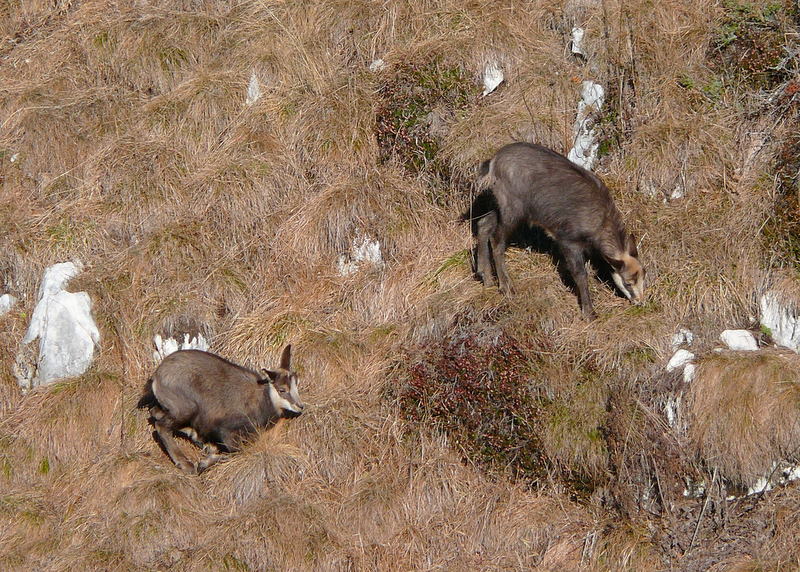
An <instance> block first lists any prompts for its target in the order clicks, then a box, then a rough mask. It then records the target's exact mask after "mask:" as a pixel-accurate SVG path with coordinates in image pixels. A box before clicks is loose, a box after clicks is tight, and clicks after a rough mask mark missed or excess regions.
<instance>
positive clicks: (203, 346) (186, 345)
mask: <svg viewBox="0 0 800 572" xmlns="http://www.w3.org/2000/svg"><path fill="white" fill-rule="evenodd" d="M153 343H154V344H155V346H156V351H154V352H153V360H154V361H155V362H156V363H160V362H161V360H163V359H164V358H165V357H167V356H168V355H169V354H171V353H174V352H176V351H178V350H202V351H204V352H207V351H208V348H209V345H208V341H207V340H206V339H205V338H204V337H203V334H197V335H196V336H192V337H189V334H183V341H182V342H178V340H176V339H175V338H171V337H170V338H166V339H164V338H162V337H161V336H160V335H159V334H156V335H155V336H154V337H153Z"/></svg>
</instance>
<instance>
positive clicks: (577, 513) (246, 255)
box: [0, 0, 800, 570]
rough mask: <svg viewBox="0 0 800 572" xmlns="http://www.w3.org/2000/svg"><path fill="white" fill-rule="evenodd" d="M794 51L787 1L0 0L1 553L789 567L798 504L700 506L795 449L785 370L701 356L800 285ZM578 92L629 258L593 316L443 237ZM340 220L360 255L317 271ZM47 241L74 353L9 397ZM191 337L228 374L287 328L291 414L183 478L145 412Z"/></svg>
mask: <svg viewBox="0 0 800 572" xmlns="http://www.w3.org/2000/svg"><path fill="white" fill-rule="evenodd" d="M576 25H578V26H582V27H584V28H585V29H586V30H587V39H586V50H587V57H586V58H585V60H583V59H577V58H575V57H573V56H572V55H570V52H569V49H568V42H569V37H570V31H571V28H572V27H573V26H576ZM797 33H798V11H797V7H796V5H795V4H793V3H791V2H788V1H787V2H785V3H780V2H777V3H775V2H760V1H757V2H727V1H726V2H722V3H720V2H688V1H686V2H684V1H679V0H667V1H664V2H659V3H652V2H646V1H643V0H635V1H633V2H625V3H621V2H616V1H605V2H593V1H583V2H569V3H566V4H563V5H562V3H555V2H548V1H534V2H517V1H507V2H505V1H504V2H497V1H485V2H484V1H473V2H455V1H451V0H438V1H435V0H418V1H413V2H412V1H391V2H370V1H364V0H323V1H320V2H313V3H312V2H300V1H288V2H256V1H253V2H239V3H225V2H219V1H216V0H206V1H203V0H199V1H189V0H185V1H182V2H141V1H119V2H110V1H108V0H96V1H79V0H75V1H72V2H56V3H52V2H35V1H33V2H18V1H14V0H0V40H1V41H0V189H1V190H0V192H2V200H0V229H2V231H1V232H0V293H4V292H10V293H12V294H14V295H15V296H16V297H18V298H19V299H20V302H19V304H18V306H17V307H16V308H15V309H14V310H13V311H12V312H11V313H9V314H6V315H4V316H2V317H0V567H2V568H3V569H42V570H67V569H115V570H117V569H118V570H131V569H166V568H174V569H178V570H194V569H197V570H207V569H233V570H248V569H250V570H264V569H317V570H332V569H333V570H336V569H348V570H353V569H357V570H361V569H379V570H411V569H456V570H462V569H463V570H469V569H474V570H486V569H498V570H499V569H504V570H505V569H532V568H535V567H539V568H541V569H564V570H571V569H577V568H580V567H585V568H587V569H597V570H620V569H631V570H648V569H650V570H657V569H669V568H674V569H692V568H702V569H708V568H709V567H711V566H717V568H716V569H729V568H734V567H738V569H759V568H766V569H771V568H780V567H790V566H798V565H800V550H798V543H797V542H796V532H795V531H796V529H797V526H796V525H797V520H798V515H800V493H798V492H797V491H796V490H795V489H793V488H791V487H787V488H784V489H781V490H779V491H776V492H773V493H769V494H767V495H763V496H758V497H749V498H748V499H745V500H739V501H726V500H725V499H726V496H728V495H729V494H730V493H731V492H733V491H734V490H736V491H738V490H739V488H741V487H746V486H748V485H749V480H750V479H752V478H754V477H755V476H758V475H760V474H763V471H764V470H769V468H770V463H771V460H774V459H779V458H787V459H792V458H795V457H797V455H798V453H797V451H798V448H799V447H800V435H798V433H797V431H796V428H795V427H794V426H793V425H792V424H793V423H795V422H796V421H795V419H796V417H797V412H798V407H797V400H796V397H795V396H796V395H797V383H798V377H797V374H798V371H800V365H798V363H797V360H796V359H795V358H793V357H786V356H785V355H783V353H781V352H777V351H775V352H769V353H768V354H766V355H760V354H759V357H758V358H754V357H752V356H745V355H740V354H730V355H729V354H725V355H724V356H721V357H720V356H715V355H714V354H713V352H712V349H713V348H714V347H715V346H716V345H718V344H717V338H718V335H719V332H720V331H721V330H722V329H724V328H726V327H741V328H751V329H754V330H757V329H758V318H757V316H758V297H759V295H760V294H761V293H762V292H763V291H764V289H765V288H766V287H768V286H769V285H770V284H772V283H773V282H777V281H778V279H780V280H781V282H780V284H782V286H781V287H782V288H784V289H785V290H786V291H787V292H791V291H793V290H792V289H793V288H794V287H796V283H797V275H796V272H797V267H796V263H797V260H796V256H794V254H796V250H793V249H794V248H795V245H796V241H795V239H796V237H795V235H796V233H797V230H796V229H797V228H798V226H797V220H798V218H797V212H796V208H795V207H796V205H797V200H796V199H797V197H796V190H797V187H796V185H797V175H796V172H795V171H793V169H792V165H796V162H793V161H794V158H795V157H796V151H795V152H794V154H793V153H792V151H791V149H792V147H791V145H792V141H794V142H796V132H797V126H798V119H797V116H798V108H799V107H800V106H799V105H798V95H797V93H798V85H800V83H798V81H800V79H799V78H798V72H797V59H796V58H797V52H796V41H797ZM793 42H794V43H793ZM784 46H787V47H784ZM378 58H380V59H382V60H384V61H385V63H386V67H385V68H384V69H382V70H376V71H371V70H370V67H369V66H370V63H371V62H373V61H374V60H376V59H378ZM488 61H498V62H499V63H500V65H501V66H502V67H503V69H504V71H505V73H506V82H505V83H504V84H503V85H501V87H500V88H499V89H498V91H496V92H495V93H492V94H491V95H489V96H487V97H485V98H483V97H481V96H480V92H481V88H480V86H479V79H480V73H481V70H482V69H483V67H484V65H485V64H486V62H488ZM253 76H255V77H256V78H257V79H258V81H259V83H260V90H261V93H262V96H261V98H260V99H258V100H257V101H256V102H254V103H252V104H247V103H246V98H247V86H248V82H249V81H250V79H251V77H253ZM586 79H592V80H594V81H598V82H600V83H601V84H602V85H604V86H605V87H606V90H607V102H606V106H605V107H604V112H603V115H602V117H600V118H599V123H598V127H599V129H600V131H601V136H602V145H601V152H602V156H601V161H600V164H599V166H598V168H597V171H598V173H599V174H600V175H601V176H602V177H603V178H604V180H606V182H607V183H608V184H609V187H610V188H611V189H612V190H613V193H614V196H615V197H616V200H617V204H618V206H619V207H620V210H621V211H622V212H623V214H624V216H625V219H626V221H627V223H628V225H629V227H630V229H631V230H633V231H635V232H636V233H637V235H638V236H640V237H641V247H640V251H641V252H642V255H643V256H642V260H643V262H644V264H645V266H646V268H647V272H648V274H647V279H648V293H647V294H648V299H647V303H646V304H645V305H643V306H640V307H632V306H630V305H629V304H628V303H627V302H626V301H625V300H624V299H622V298H621V297H619V296H615V295H614V293H613V291H612V290H611V289H610V288H609V287H608V286H606V285H604V284H602V283H601V282H599V281H593V282H592V284H591V289H592V295H593V299H594V301H595V306H596V309H597V311H598V313H599V314H600V318H599V319H598V320H596V321H594V322H591V323H587V322H585V321H583V320H582V318H581V315H580V312H579V309H578V306H577V302H576V298H575V295H574V294H573V293H572V292H571V290H570V288H569V287H568V286H567V285H565V284H564V283H563V281H562V280H561V279H560V277H559V274H558V272H557V271H556V270H557V269H556V267H555V264H554V260H553V257H552V256H550V254H549V252H548V249H547V247H544V248H538V249H537V248H534V249H533V251H532V252H526V251H524V250H521V249H513V250H511V251H510V253H509V267H510V272H511V274H512V276H513V277H514V278H515V280H516V285H517V289H518V290H519V294H518V295H517V296H515V297H511V298H504V297H503V296H501V295H500V294H499V292H497V291H495V290H494V289H484V288H483V287H482V286H481V285H480V283H478V282H476V281H475V280H474V279H473V277H472V272H471V268H470V257H469V255H468V249H469V248H470V246H471V237H470V233H469V228H468V225H465V224H463V223H458V222H457V219H458V217H459V215H460V213H461V212H463V210H464V209H465V208H466V207H467V206H468V205H469V203H470V200H471V198H472V187H471V181H472V179H473V178H474V174H475V169H476V166H477V165H478V164H479V162H480V161H482V160H484V159H486V158H488V157H489V156H490V155H491V153H492V152H493V151H494V150H496V149H497V148H499V147H500V146H502V145H503V144H505V143H507V142H510V141H512V140H515V139H523V140H529V141H535V142H538V143H542V144H545V145H548V146H550V147H552V148H554V149H556V150H558V151H560V152H566V151H567V150H568V148H569V147H570V145H571V142H572V125H573V122H574V118H575V109H576V104H577V100H578V97H579V93H580V87H581V81H582V80H586ZM793 185H794V186H793ZM676 191H677V192H676ZM793 193H794V194H793ZM681 195H682V196H681ZM364 236H367V237H369V238H371V239H376V240H378V241H379V242H380V245H381V252H382V255H383V260H384V264H383V265H382V266H370V265H364V266H362V267H361V268H360V269H359V270H358V271H357V272H355V273H352V274H347V275H342V274H341V273H340V272H339V271H338V267H337V260H338V259H339V257H340V256H342V255H346V254H347V253H348V252H350V251H351V248H352V245H353V241H360V240H362V237H364ZM793 253H794V254H793ZM72 258H77V259H80V260H81V261H82V262H83V263H84V264H85V265H86V270H85V271H84V273H83V274H81V275H80V276H79V277H78V278H76V279H74V280H73V282H72V283H71V284H70V289H71V290H73V291H78V290H85V291H87V292H89V293H90V295H91V296H92V299H93V303H94V315H95V317H96V319H97V321H98V325H99V326H100V329H101V334H102V344H101V347H100V352H99V355H98V357H97V359H96V362H95V365H94V366H93V368H92V369H91V371H90V372H89V373H88V374H86V375H84V376H82V377H80V378H77V379H73V380H68V381H64V382H62V383H59V384H57V385H55V386H51V387H49V388H42V389H40V390H36V391H33V392H31V393H30V394H28V395H22V394H21V392H20V391H19V389H18V388H17V384H16V381H15V379H14V377H13V373H12V371H13V365H14V362H15V359H16V354H17V352H18V350H19V344H20V340H21V338H22V336H23V335H24V332H25V328H26V327H27V321H28V317H29V316H30V313H31V311H32V308H33V305H34V302H35V300H36V294H37V286H38V280H39V279H40V277H41V274H42V271H43V269H44V268H45V267H46V266H48V265H50V264H53V263H55V262H60V261H63V260H66V259H72ZM680 327H690V328H691V329H692V331H693V332H694V333H695V335H696V338H697V342H695V346H694V347H693V351H695V353H697V354H698V355H700V356H701V357H700V359H699V369H698V383H697V384H695V385H694V386H691V387H689V386H687V385H686V384H684V383H683V381H682V380H681V379H680V376H679V375H678V374H677V373H667V372H665V370H664V365H665V363H666V361H667V360H668V359H669V357H670V355H671V352H672V346H671V337H672V334H674V333H675V332H676V331H677V330H678V329H679V328H680ZM187 328H189V329H194V330H198V329H199V330H202V331H203V332H204V333H206V334H207V335H209V336H211V339H212V349H213V350H214V351H216V352H218V353H221V354H223V355H225V356H228V357H230V358H232V359H235V360H237V361H240V362H243V363H247V364H249V365H252V366H269V365H274V363H275V361H276V359H277V356H278V352H279V351H280V348H281V347H282V345H283V344H284V343H285V342H287V341H290V342H292V343H293V344H294V345H295V357H294V359H295V361H296V366H297V368H298V370H299V372H300V373H301V375H302V380H303V381H302V383H303V387H302V392H303V397H304V399H305V400H306V401H307V402H308V404H309V407H308V409H307V412H306V413H305V414H304V415H303V416H302V417H300V418H299V419H297V420H295V421H292V422H289V423H285V424H283V425H281V426H280V427H278V428H277V429H276V430H275V431H273V432H271V433H269V434H266V435H264V436H263V437H262V438H261V439H260V440H259V441H258V442H256V443H254V444H253V445H252V446H250V447H248V448H247V449H246V450H245V451H244V452H243V453H242V454H240V455H238V456H236V457H234V458H233V459H231V460H230V461H228V462H226V463H224V464H221V465H219V466H217V467H215V468H214V469H212V470H210V471H208V472H207V473H205V474H203V475H201V476H199V477H191V478H190V477H186V476H183V475H181V474H179V473H178V472H177V470H176V469H175V468H174V467H173V466H172V465H171V464H170V463H169V462H168V459H167V458H166V457H165V456H164V455H163V454H162V453H161V451H160V450H159V449H158V447H157V446H156V444H155V443H154V442H153V441H152V439H151V436H150V431H149V429H148V426H147V424H146V419H145V417H146V416H145V415H144V414H143V413H142V412H137V411H135V410H134V406H135V403H136V401H137V399H138V396H139V393H140V391H141V387H142V385H143V383H144V381H145V379H146V378H147V376H148V374H149V373H150V372H151V371H152V369H153V368H154V366H155V364H154V363H153V361H152V357H151V354H152V349H153V348H152V338H153V336H154V335H155V334H157V333H159V334H169V333H180V332H181V331H185V330H186V329H187ZM745 382H747V383H745ZM726 384H731V385H730V386H726ZM698 388H700V389H698ZM705 389H707V391H704V390H705ZM728 395H730V396H740V397H741V398H740V399H733V398H731V399H724V398H723V397H724V396H728ZM764 395H767V396H768V398H769V401H764V403H771V404H776V405H775V407H774V409H771V408H767V407H754V406H753V404H754V403H758V402H759V401H760V400H761V399H763V396H764ZM678 396H680V397H681V398H682V400H683V402H684V403H687V404H688V407H686V408H685V409H684V410H683V414H682V415H683V417H682V419H681V420H680V422H679V423H678V424H677V425H675V426H670V425H669V424H668V422H667V418H666V416H665V414H664V406H665V404H667V403H668V402H670V400H674V399H675V398H676V397H678ZM773 414H774V416H773ZM748 423H751V424H752V430H751V431H749V432H748V431H747V425H748ZM764 432H771V433H772V435H771V436H770V437H769V438H764V439H763V440H759V435H761V436H763V433H764ZM738 435H743V437H742V438H741V439H737V438H734V437H735V436H738ZM699 483H704V484H705V490H706V492H705V494H704V495H703V496H700V497H699V498H687V497H684V495H683V491H684V489H685V488H687V486H689V485H691V486H695V485H697V484H699ZM690 488H691V487H690Z"/></svg>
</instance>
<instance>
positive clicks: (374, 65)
mask: <svg viewBox="0 0 800 572" xmlns="http://www.w3.org/2000/svg"><path fill="white" fill-rule="evenodd" d="M385 69H386V62H385V61H383V60H382V59H381V58H378V59H377V60H372V62H371V63H370V64H369V71H371V72H373V73H377V72H380V71H383V70H385Z"/></svg>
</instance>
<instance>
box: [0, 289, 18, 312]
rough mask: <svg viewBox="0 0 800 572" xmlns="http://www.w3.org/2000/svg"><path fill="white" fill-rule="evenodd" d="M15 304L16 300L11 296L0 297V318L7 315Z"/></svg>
mask: <svg viewBox="0 0 800 572" xmlns="http://www.w3.org/2000/svg"><path fill="white" fill-rule="evenodd" d="M16 303H17V299H16V298H15V297H14V296H12V295H11V294H3V295H2V296H0V316H2V315H3V314H5V313H7V312H8V311H10V310H11V308H13V307H14V304H16Z"/></svg>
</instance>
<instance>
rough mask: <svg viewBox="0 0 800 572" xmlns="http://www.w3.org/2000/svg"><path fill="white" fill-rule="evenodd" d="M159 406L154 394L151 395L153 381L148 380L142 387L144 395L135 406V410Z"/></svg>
mask: <svg viewBox="0 0 800 572" xmlns="http://www.w3.org/2000/svg"><path fill="white" fill-rule="evenodd" d="M156 405H159V403H158V399H156V394H155V393H153V379H152V378H150V379H148V380H147V384H146V385H145V386H144V395H142V397H141V399H139V403H137V404H136V408H137V409H149V408H151V407H154V406H156Z"/></svg>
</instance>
